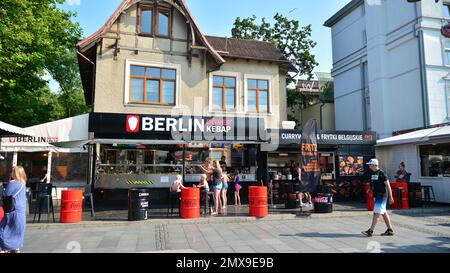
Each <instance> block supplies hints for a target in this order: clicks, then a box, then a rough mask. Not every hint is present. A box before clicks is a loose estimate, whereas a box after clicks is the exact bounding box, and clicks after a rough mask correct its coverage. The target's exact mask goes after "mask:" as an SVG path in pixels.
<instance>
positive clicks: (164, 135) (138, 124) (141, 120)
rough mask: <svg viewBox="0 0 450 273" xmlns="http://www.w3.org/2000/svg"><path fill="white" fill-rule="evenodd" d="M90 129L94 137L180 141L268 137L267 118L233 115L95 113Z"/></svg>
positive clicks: (90, 120)
mask: <svg viewBox="0 0 450 273" xmlns="http://www.w3.org/2000/svg"><path fill="white" fill-rule="evenodd" d="M89 132H92V133H94V136H95V138H106V139H155V140H177V141H255V142H260V141H263V140H265V135H266V134H265V127H264V120H263V119H258V118H234V117H191V116H178V117H176V116H161V115H126V114H109V113H92V114H90V117H89Z"/></svg>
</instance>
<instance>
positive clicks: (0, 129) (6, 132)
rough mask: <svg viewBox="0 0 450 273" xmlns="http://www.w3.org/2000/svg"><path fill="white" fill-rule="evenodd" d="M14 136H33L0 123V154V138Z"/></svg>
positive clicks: (0, 142) (28, 132) (26, 131)
mask: <svg viewBox="0 0 450 273" xmlns="http://www.w3.org/2000/svg"><path fill="white" fill-rule="evenodd" d="M14 136H33V133H32V132H31V131H30V130H27V129H23V128H20V127H17V126H14V125H11V124H8V123H5V122H2V121H0V152H1V150H2V149H1V148H2V141H1V140H2V138H3V137H14ZM0 159H3V157H2V155H0Z"/></svg>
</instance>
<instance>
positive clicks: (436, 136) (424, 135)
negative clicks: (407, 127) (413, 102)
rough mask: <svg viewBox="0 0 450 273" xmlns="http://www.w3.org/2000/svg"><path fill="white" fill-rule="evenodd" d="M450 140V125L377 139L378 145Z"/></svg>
mask: <svg viewBox="0 0 450 273" xmlns="http://www.w3.org/2000/svg"><path fill="white" fill-rule="evenodd" d="M440 140H450V126H443V127H437V128H430V129H424V130H420V131H414V132H411V133H407V134H403V135H399V136H394V137H389V138H385V139H381V140H378V141H377V145H376V146H377V147H385V146H393V145H402V144H413V143H425V142H431V141H440Z"/></svg>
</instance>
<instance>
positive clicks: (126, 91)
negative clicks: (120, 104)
mask: <svg viewBox="0 0 450 273" xmlns="http://www.w3.org/2000/svg"><path fill="white" fill-rule="evenodd" d="M132 65H140V66H151V67H157V68H169V69H175V71H176V78H175V81H176V84H175V98H176V100H175V106H166V105H149V104H139V103H131V102H130V74H131V66H132ZM124 105H125V106H126V107H146V108H170V109H173V108H180V105H181V65H179V64H168V63H158V62H144V61H139V60H128V59H127V60H126V61H125V86H124Z"/></svg>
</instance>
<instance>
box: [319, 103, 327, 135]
mask: <svg viewBox="0 0 450 273" xmlns="http://www.w3.org/2000/svg"><path fill="white" fill-rule="evenodd" d="M325 104H326V103H325V102H323V101H322V105H320V129H321V130H323V114H322V109H323V107H324V106H325Z"/></svg>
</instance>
